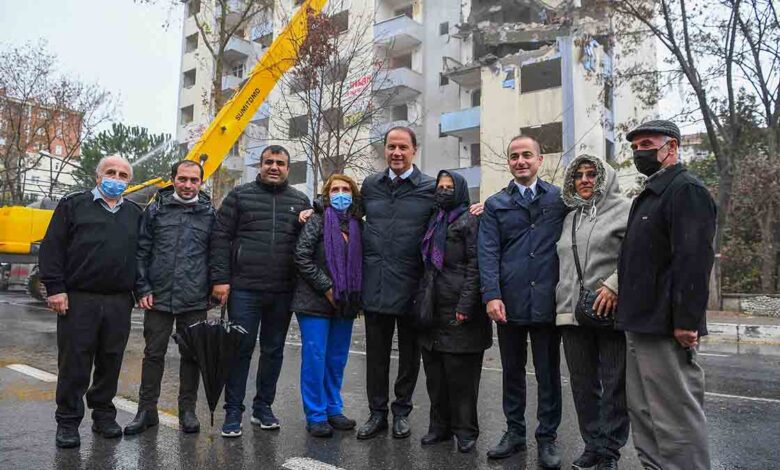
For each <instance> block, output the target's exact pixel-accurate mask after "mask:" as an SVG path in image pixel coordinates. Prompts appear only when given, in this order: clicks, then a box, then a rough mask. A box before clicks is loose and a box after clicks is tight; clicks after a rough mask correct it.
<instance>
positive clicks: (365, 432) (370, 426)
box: [357, 413, 387, 439]
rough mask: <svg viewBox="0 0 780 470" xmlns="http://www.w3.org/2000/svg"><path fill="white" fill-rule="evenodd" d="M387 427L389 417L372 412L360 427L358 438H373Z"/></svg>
mask: <svg viewBox="0 0 780 470" xmlns="http://www.w3.org/2000/svg"><path fill="white" fill-rule="evenodd" d="M385 429H387V417H386V416H384V415H381V414H379V413H371V416H369V417H368V421H366V424H364V425H363V426H360V429H358V432H357V438H358V439H371V438H372V437H375V436H376V435H377V434H379V433H380V432H381V431H384V430H385Z"/></svg>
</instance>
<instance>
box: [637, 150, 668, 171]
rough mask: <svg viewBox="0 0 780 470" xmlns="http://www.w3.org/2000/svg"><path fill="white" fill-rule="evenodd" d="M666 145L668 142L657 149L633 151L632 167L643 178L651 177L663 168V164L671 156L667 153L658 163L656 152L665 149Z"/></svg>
mask: <svg viewBox="0 0 780 470" xmlns="http://www.w3.org/2000/svg"><path fill="white" fill-rule="evenodd" d="M670 142H671V141H670ZM668 143H669V142H667V143H666V144H663V145H662V146H660V147H658V148H657V149H646V150H634V166H635V167H636V169H637V170H638V171H639V172H640V173H642V174H643V175H645V176H652V175H654V174H656V173H658V170H660V169H661V166H663V162H665V161H666V159H667V158H669V155H671V153H668V154H666V157H664V159H663V160H661V161H660V162H659V161H658V152H659V151H660V150H661V149H662V148H664V147H666V145H667V144H668Z"/></svg>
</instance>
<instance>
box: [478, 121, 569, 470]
mask: <svg viewBox="0 0 780 470" xmlns="http://www.w3.org/2000/svg"><path fill="white" fill-rule="evenodd" d="M543 161H544V156H542V152H541V148H540V146H539V142H538V141H536V139H534V138H532V137H529V136H517V137H514V138H513V139H512V140H511V141H510V142H509V147H508V149H507V164H508V166H509V171H510V172H511V173H512V176H513V177H514V178H513V180H512V181H511V182H510V183H509V185H508V186H507V187H506V188H504V189H502V190H501V191H500V192H498V193H496V194H494V195H493V196H491V197H489V198H488V199H487V201H486V202H485V212H484V214H483V215H482V220H481V221H480V227H479V268H480V277H481V281H482V299H483V301H484V302H485V303H487V309H488V315H489V316H490V318H491V319H493V321H495V322H496V323H497V324H498V344H499V348H500V350H501V365H502V367H503V371H504V372H503V408H504V415H505V416H506V419H507V431H506V433H505V434H504V436H503V437H502V438H501V441H500V442H499V443H498V445H496V446H495V447H494V448H492V449H490V451H488V457H489V458H493V459H500V458H506V457H509V456H511V455H512V454H514V453H516V452H518V451H521V450H524V449H525V447H526V445H525V401H526V400H525V395H526V387H525V364H526V358H527V337H528V336H529V335H530V337H531V349H532V353H533V361H534V370H535V372H536V380H537V382H538V395H539V406H538V410H537V419H538V421H539V424H538V426H537V428H536V440H537V442H538V451H539V463H540V465H541V466H542V467H543V468H559V467H560V465H561V458H560V453H559V451H558V449H557V448H556V445H555V439H556V436H557V434H556V431H557V429H558V425H559V424H560V422H561V376H560V349H559V348H560V335H559V333H558V331H557V329H556V327H555V286H556V284H557V283H558V255H557V253H556V248H555V245H556V243H557V242H558V239H559V238H560V235H561V229H562V227H563V219H564V216H565V215H566V208H565V206H564V205H563V202H562V201H561V191H560V188H558V187H557V186H554V185H552V184H550V183H547V182H545V181H542V180H541V179H539V178H537V172H538V171H539V167H541V165H542V162H543Z"/></svg>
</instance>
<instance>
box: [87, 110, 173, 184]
mask: <svg viewBox="0 0 780 470" xmlns="http://www.w3.org/2000/svg"><path fill="white" fill-rule="evenodd" d="M107 155H121V156H123V157H125V158H126V159H127V160H129V161H130V163H131V164H133V182H134V183H142V182H144V181H146V180H149V179H152V178H157V177H163V178H167V177H168V176H169V174H170V169H171V165H172V164H173V163H175V162H176V161H177V160H178V159H179V154H178V151H177V149H176V146H175V143H174V141H173V140H172V139H171V136H170V135H169V134H152V133H150V132H149V130H148V129H146V128H144V127H139V126H133V127H130V126H126V125H124V124H113V125H112V126H111V129H109V130H105V131H102V132H100V133H98V134H97V135H95V136H94V137H93V138H91V139H89V140H87V141H85V142H84V145H83V146H82V148H81V159H80V160H81V161H80V163H81V167H80V168H79V170H78V171H77V172H76V173H75V174H74V177H75V178H76V181H77V184H79V185H81V186H82V187H83V188H90V187H92V186H94V185H95V169H96V168H97V164H98V162H99V161H100V159H101V158H103V157H105V156H107Z"/></svg>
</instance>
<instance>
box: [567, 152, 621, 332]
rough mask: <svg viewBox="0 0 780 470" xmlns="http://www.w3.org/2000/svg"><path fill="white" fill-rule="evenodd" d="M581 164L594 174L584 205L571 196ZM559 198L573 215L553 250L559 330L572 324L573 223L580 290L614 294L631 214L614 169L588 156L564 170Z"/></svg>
mask: <svg viewBox="0 0 780 470" xmlns="http://www.w3.org/2000/svg"><path fill="white" fill-rule="evenodd" d="M583 161H591V162H593V163H594V164H595V165H596V169H597V171H598V174H599V176H598V178H597V180H596V184H595V188H594V195H593V197H592V198H591V199H590V200H588V201H584V200H582V199H581V198H579V197H578V196H577V195H576V193H575V191H574V178H573V176H572V175H573V173H574V171H575V170H576V169H577V166H579V164H580V163H582V162H583ZM561 198H562V199H563V202H564V204H566V206H567V207H569V208H571V209H574V210H573V211H571V212H569V214H568V215H567V216H566V219H565V220H564V222H563V231H562V232H561V238H560V240H558V245H557V250H558V259H559V260H560V265H559V266H560V268H559V269H560V280H559V281H558V286H557V287H556V289H555V300H556V313H557V315H556V318H555V324H556V325H559V326H562V325H577V321H576V320H575V319H574V307H575V305H576V304H577V299H578V297H579V291H580V289H579V281H578V278H577V267H576V265H575V262H574V252H573V251H572V243H571V242H572V238H571V231H572V224H574V223H576V224H577V225H576V230H577V232H576V233H577V251H578V252H579V259H580V266H581V267H582V274H583V280H584V283H585V288H587V289H592V290H594V291H595V290H596V289H598V288H600V287H601V286H602V285H605V286H607V287H608V288H609V289H610V290H612V291H613V292H615V293H617V292H618V276H617V262H618V255H619V254H620V245H621V244H622V243H623V237H624V236H625V234H626V224H627V222H628V213H629V210H630V209H631V202H630V201H629V199H628V198H627V197H626V196H624V195H623V194H621V192H620V187H619V185H618V181H617V177H616V174H615V170H613V169H612V167H611V166H609V165H605V164H604V162H602V160H601V159H599V158H596V157H590V156H587V155H582V156H579V157H577V158H575V159H574V160H573V161H572V162H571V163H570V164H569V166H568V167H567V168H566V173H565V175H564V185H563V189H562V191H561Z"/></svg>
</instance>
